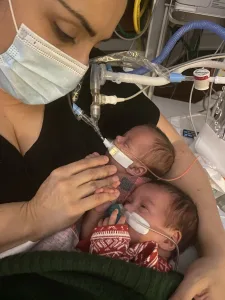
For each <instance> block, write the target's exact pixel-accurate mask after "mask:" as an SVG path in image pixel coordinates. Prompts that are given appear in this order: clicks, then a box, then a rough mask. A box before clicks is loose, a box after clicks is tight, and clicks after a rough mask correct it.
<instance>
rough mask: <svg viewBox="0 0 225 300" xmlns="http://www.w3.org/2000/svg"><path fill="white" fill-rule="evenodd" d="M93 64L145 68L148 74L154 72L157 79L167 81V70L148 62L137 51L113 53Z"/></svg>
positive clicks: (95, 60) (97, 59)
mask: <svg viewBox="0 0 225 300" xmlns="http://www.w3.org/2000/svg"><path fill="white" fill-rule="evenodd" d="M92 62H93V63H98V64H101V63H109V64H110V65H113V66H120V67H128V68H137V67H139V66H141V67H145V68H146V69H147V70H148V72H149V71H152V72H155V73H156V74H157V75H158V76H159V77H164V78H166V79H168V75H169V70H168V69H167V68H165V67H163V66H161V65H159V64H155V63H152V62H150V61H149V60H148V59H147V58H146V57H144V55H143V54H142V53H141V52H139V51H124V52H119V53H113V54H111V55H108V56H104V57H99V58H96V59H93V60H92Z"/></svg>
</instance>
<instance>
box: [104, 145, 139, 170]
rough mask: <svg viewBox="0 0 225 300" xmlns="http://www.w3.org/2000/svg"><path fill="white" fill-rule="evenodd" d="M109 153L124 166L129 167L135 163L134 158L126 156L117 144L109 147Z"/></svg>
mask: <svg viewBox="0 0 225 300" xmlns="http://www.w3.org/2000/svg"><path fill="white" fill-rule="evenodd" d="M109 154H110V155H111V156H112V157H113V158H114V159H115V161H116V162H118V163H119V164H120V165H121V166H122V167H124V168H125V169H127V168H128V167H129V166H130V165H132V164H133V160H131V159H130V158H129V157H128V156H126V155H125V154H124V153H123V152H122V151H120V149H119V148H117V147H116V146H115V145H113V146H112V148H110V149H109Z"/></svg>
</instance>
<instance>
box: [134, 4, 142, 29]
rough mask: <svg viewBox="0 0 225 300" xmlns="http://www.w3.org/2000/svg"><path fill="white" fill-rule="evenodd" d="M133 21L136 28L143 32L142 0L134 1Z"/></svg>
mask: <svg viewBox="0 0 225 300" xmlns="http://www.w3.org/2000/svg"><path fill="white" fill-rule="evenodd" d="M133 22H134V30H135V31H136V33H137V34H139V33H140V32H141V0H135V1H134V12H133Z"/></svg>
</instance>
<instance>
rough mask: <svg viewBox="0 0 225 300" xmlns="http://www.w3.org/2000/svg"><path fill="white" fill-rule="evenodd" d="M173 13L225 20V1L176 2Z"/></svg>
mask: <svg viewBox="0 0 225 300" xmlns="http://www.w3.org/2000/svg"><path fill="white" fill-rule="evenodd" d="M175 11H180V12H186V13H191V14H198V15H205V16H212V17H217V18H225V0H177V1H176V3H175Z"/></svg>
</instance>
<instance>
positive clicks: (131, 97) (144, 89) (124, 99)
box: [123, 86, 149, 101]
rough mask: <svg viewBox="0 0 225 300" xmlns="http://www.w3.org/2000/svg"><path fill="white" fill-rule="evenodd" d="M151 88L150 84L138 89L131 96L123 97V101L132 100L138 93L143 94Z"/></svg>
mask: <svg viewBox="0 0 225 300" xmlns="http://www.w3.org/2000/svg"><path fill="white" fill-rule="evenodd" d="M148 88H149V86H146V87H144V88H143V89H141V90H140V91H138V92H137V93H136V94H134V95H132V96H130V97H127V98H123V101H127V100H131V99H133V98H135V97H137V96H138V95H140V94H142V93H143V92H144V91H146V90H147V89H148Z"/></svg>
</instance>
